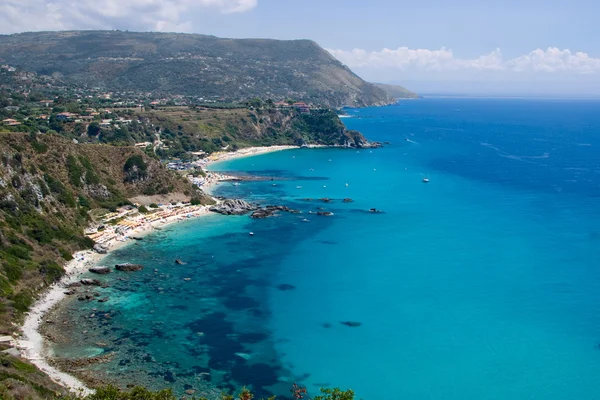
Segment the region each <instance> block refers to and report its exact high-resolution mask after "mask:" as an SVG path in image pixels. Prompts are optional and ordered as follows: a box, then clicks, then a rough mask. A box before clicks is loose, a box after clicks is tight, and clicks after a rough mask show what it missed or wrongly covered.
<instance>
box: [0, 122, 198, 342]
mask: <svg viewBox="0 0 600 400" xmlns="http://www.w3.org/2000/svg"><path fill="white" fill-rule="evenodd" d="M0 163H1V167H0V334H6V333H9V332H10V331H11V330H12V329H13V327H12V326H11V325H10V322H11V321H14V319H15V317H18V315H19V313H20V312H23V311H25V310H26V309H27V308H28V306H29V305H30V304H31V302H32V301H33V297H34V295H35V293H36V292H37V290H39V289H40V288H43V287H44V286H46V285H49V284H51V283H52V282H54V281H56V280H57V279H59V278H60V276H61V275H62V273H63V269H62V267H61V264H62V263H64V262H65V261H66V260H69V259H70V258H71V254H72V253H73V252H74V251H76V250H79V249H83V248H89V247H90V246H91V245H92V243H91V242H90V240H89V239H86V238H85V237H84V235H83V231H84V228H85V227H86V226H87V225H88V224H89V222H90V219H89V217H88V211H89V210H90V209H96V208H105V209H115V208H116V207H118V206H120V205H124V204H126V203H127V199H128V198H130V197H133V196H135V195H139V194H154V193H175V192H180V193H182V194H184V193H185V194H187V195H188V196H198V197H201V194H200V193H197V192H196V191H195V189H193V188H192V186H191V185H190V184H189V182H187V181H186V180H184V179H183V178H181V177H179V176H177V175H175V174H174V173H172V172H170V171H167V170H165V169H164V167H163V166H162V165H161V164H160V162H158V161H157V160H154V159H152V158H149V157H147V156H146V155H145V154H144V153H143V152H142V151H140V150H138V149H135V148H130V147H115V146H108V145H76V144H74V143H73V142H72V141H69V140H67V139H65V138H62V137H59V136H55V135H39V136H38V137H37V138H34V137H31V136H29V135H26V134H18V133H3V134H0Z"/></svg>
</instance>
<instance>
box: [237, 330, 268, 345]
mask: <svg viewBox="0 0 600 400" xmlns="http://www.w3.org/2000/svg"><path fill="white" fill-rule="evenodd" d="M268 338H269V335H268V334H267V333H263V332H255V333H242V334H240V335H238V339H239V340H240V342H242V343H249V344H251V343H260V342H264V341H265V340H267V339H268Z"/></svg>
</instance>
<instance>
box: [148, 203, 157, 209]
mask: <svg viewBox="0 0 600 400" xmlns="http://www.w3.org/2000/svg"><path fill="white" fill-rule="evenodd" d="M149 207H150V208H158V204H156V203H150V205H149Z"/></svg>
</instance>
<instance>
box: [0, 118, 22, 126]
mask: <svg viewBox="0 0 600 400" xmlns="http://www.w3.org/2000/svg"><path fill="white" fill-rule="evenodd" d="M2 124H3V125H6V126H17V125H21V123H20V122H19V121H17V120H16V119H12V118H7V119H3V120H2Z"/></svg>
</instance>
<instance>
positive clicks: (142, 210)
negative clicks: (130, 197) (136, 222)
mask: <svg viewBox="0 0 600 400" xmlns="http://www.w3.org/2000/svg"><path fill="white" fill-rule="evenodd" d="M138 211H139V212H141V213H142V214H146V213H148V209H147V208H146V207H145V206H139V207H138Z"/></svg>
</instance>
